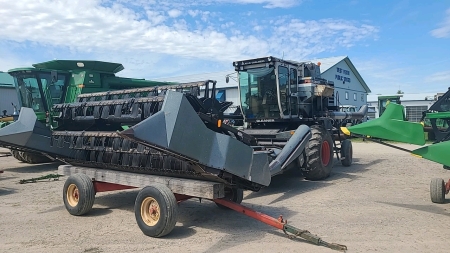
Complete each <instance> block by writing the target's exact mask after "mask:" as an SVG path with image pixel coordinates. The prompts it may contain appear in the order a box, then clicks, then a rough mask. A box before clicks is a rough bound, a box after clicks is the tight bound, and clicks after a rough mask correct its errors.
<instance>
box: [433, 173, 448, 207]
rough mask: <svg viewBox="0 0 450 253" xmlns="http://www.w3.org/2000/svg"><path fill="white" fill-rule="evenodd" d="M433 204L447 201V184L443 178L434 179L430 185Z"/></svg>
mask: <svg viewBox="0 0 450 253" xmlns="http://www.w3.org/2000/svg"><path fill="white" fill-rule="evenodd" d="M430 197H431V202H433V203H438V204H442V203H444V201H445V183H444V180H443V179H442V178H433V179H432V180H431V183H430Z"/></svg>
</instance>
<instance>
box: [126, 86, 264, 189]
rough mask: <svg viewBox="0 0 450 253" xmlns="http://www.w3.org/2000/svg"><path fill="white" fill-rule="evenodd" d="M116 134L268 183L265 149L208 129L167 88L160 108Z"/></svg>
mask: <svg viewBox="0 0 450 253" xmlns="http://www.w3.org/2000/svg"><path fill="white" fill-rule="evenodd" d="M118 134H119V135H120V136H122V137H124V138H129V139H132V140H133V141H136V142H139V143H141V144H143V145H146V146H149V147H152V148H155V149H157V150H160V151H162V152H166V153H170V154H171V155H174V156H177V157H178V158H181V159H183V160H187V161H190V162H192V163H196V164H200V165H203V166H207V167H209V168H213V169H218V170H223V171H226V172H228V173H230V174H233V175H235V176H237V177H240V178H242V179H245V180H248V181H251V182H254V183H257V184H260V185H263V186H268V185H269V184H270V180H271V174H270V171H269V156H268V154H267V152H254V151H253V149H252V148H251V147H250V146H248V145H246V144H244V143H242V142H240V141H238V140H236V139H234V138H233V137H231V136H228V135H224V134H221V133H216V132H214V131H212V130H210V129H209V128H207V127H206V125H205V124H204V123H203V121H202V120H201V119H200V117H199V116H198V114H197V113H196V112H195V110H194V109H193V108H192V106H191V104H190V103H189V101H188V100H187V99H186V97H185V96H184V95H183V94H182V93H178V92H173V91H168V92H167V94H166V98H165V99H164V104H163V105H162V108H161V111H159V112H157V113H155V114H154V115H152V116H151V117H149V118H147V119H146V120H144V121H142V122H140V123H138V124H136V125H134V126H132V127H130V128H129V129H127V130H124V131H122V132H119V133H118Z"/></svg>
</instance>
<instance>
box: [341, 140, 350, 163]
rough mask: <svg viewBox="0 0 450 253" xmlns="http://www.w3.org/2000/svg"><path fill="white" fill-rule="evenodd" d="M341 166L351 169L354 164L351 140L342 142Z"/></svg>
mask: <svg viewBox="0 0 450 253" xmlns="http://www.w3.org/2000/svg"><path fill="white" fill-rule="evenodd" d="M342 158H344V159H342ZM341 159H342V160H341V164H342V165H343V166H345V167H349V166H350V165H352V162H353V146H352V142H351V141H350V140H343V141H342V142H341Z"/></svg>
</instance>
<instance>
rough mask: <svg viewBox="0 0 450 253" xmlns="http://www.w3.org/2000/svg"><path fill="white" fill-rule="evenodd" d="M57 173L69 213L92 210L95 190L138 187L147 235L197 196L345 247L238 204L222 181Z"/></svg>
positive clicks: (170, 223)
mask: <svg viewBox="0 0 450 253" xmlns="http://www.w3.org/2000/svg"><path fill="white" fill-rule="evenodd" d="M58 174H60V175H64V176H68V178H67V180H66V182H65V184H64V188H63V200H64V205H65V207H66V209H67V211H68V212H69V213H70V214H72V215H77V216H78V215H83V214H86V213H88V212H89V211H90V210H91V209H92V206H93V204H94V199H95V195H96V193H98V192H106V191H115V190H125V189H135V188H142V189H141V190H140V191H139V193H138V195H137V197H136V201H135V207H134V212H135V217H136V222H137V224H138V226H139V228H140V229H141V231H142V232H143V233H144V234H145V235H147V236H150V237H163V236H165V235H167V234H169V233H170V232H171V231H172V229H173V228H174V227H175V224H176V222H177V214H178V204H179V203H180V202H182V201H185V200H188V199H191V198H200V199H207V200H211V201H213V202H215V203H216V204H217V205H218V206H220V207H226V208H229V209H231V210H234V211H237V212H239V213H242V214H245V215H247V216H249V217H251V218H254V219H256V220H259V221H261V222H263V223H265V224H267V225H270V226H272V227H275V228H277V229H280V230H282V231H283V232H284V233H285V234H287V235H288V236H289V237H290V238H292V237H295V236H298V237H301V238H303V239H304V240H306V241H308V242H310V243H313V244H316V245H320V246H325V247H328V248H331V249H334V250H339V251H346V250H347V247H346V246H345V245H340V244H336V243H328V242H325V241H323V240H322V239H321V238H319V237H318V236H316V235H314V234H311V233H310V232H309V231H307V230H301V229H298V228H296V227H294V226H292V225H290V224H288V223H287V220H284V219H283V217H282V216H281V215H280V217H278V218H274V217H271V216H269V215H266V214H263V213H260V212H258V211H255V210H252V209H250V208H248V207H245V206H243V205H241V204H240V203H241V201H242V197H243V193H242V191H238V192H236V193H235V194H234V195H231V196H230V195H229V194H227V193H226V192H225V189H226V187H225V184H224V183H222V182H212V181H203V180H194V179H186V178H175V177H166V176H157V175H148V174H139V173H133V172H123V171H115V170H107V169H97V168H90V167H80V166H72V165H61V166H59V167H58Z"/></svg>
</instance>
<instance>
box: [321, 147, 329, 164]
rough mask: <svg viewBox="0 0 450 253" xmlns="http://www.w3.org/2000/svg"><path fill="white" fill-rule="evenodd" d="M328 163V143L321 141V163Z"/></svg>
mask: <svg viewBox="0 0 450 253" xmlns="http://www.w3.org/2000/svg"><path fill="white" fill-rule="evenodd" d="M329 163H330V144H329V143H328V141H324V142H322V164H323V166H327V165H328V164H329Z"/></svg>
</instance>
